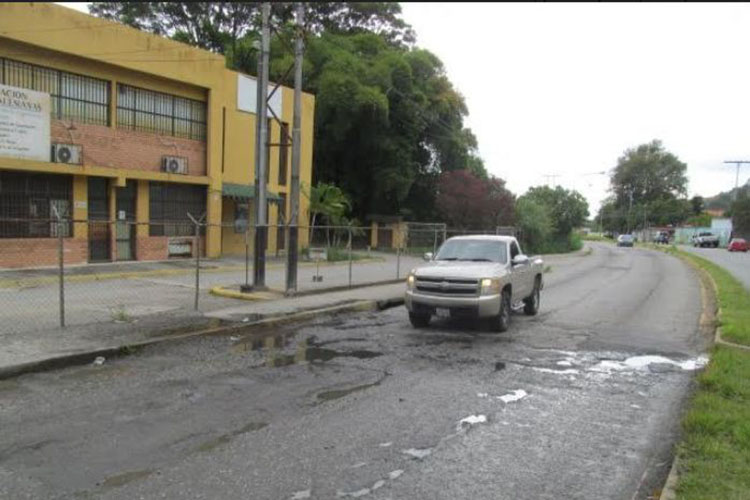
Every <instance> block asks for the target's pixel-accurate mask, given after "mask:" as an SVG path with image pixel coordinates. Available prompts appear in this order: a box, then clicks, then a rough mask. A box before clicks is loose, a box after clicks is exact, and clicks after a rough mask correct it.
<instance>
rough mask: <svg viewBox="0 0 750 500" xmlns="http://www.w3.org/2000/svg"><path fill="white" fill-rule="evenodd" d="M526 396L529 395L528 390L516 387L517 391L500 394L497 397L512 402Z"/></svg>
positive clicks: (504, 401)
mask: <svg viewBox="0 0 750 500" xmlns="http://www.w3.org/2000/svg"><path fill="white" fill-rule="evenodd" d="M526 396H528V393H527V392H526V391H524V390H523V389H516V390H515V391H513V392H511V393H510V394H505V395H503V396H498V397H497V399H499V400H500V401H502V402H503V403H512V402H514V401H518V400H520V399H523V398H525V397H526Z"/></svg>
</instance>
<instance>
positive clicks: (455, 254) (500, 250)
mask: <svg viewBox="0 0 750 500" xmlns="http://www.w3.org/2000/svg"><path fill="white" fill-rule="evenodd" d="M507 254H508V252H507V245H506V244H505V243H504V242H502V241H492V240H448V241H446V242H445V243H443V246H441V247H440V250H439V251H438V253H437V256H436V257H435V260H468V261H473V262H499V263H501V264H505V263H506V262H507V261H508V255H507Z"/></svg>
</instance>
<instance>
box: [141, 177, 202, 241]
mask: <svg viewBox="0 0 750 500" xmlns="http://www.w3.org/2000/svg"><path fill="white" fill-rule="evenodd" d="M149 212H150V222H151V223H150V225H149V235H151V236H194V235H195V225H194V224H193V222H192V221H191V220H190V217H188V215H187V214H188V213H189V214H190V215H192V216H193V217H195V218H196V219H198V218H200V217H201V216H202V215H203V214H204V213H205V212H206V187H205V186H194V185H192V184H174V183H167V182H151V183H149ZM203 233H204V231H203V228H201V234H203Z"/></svg>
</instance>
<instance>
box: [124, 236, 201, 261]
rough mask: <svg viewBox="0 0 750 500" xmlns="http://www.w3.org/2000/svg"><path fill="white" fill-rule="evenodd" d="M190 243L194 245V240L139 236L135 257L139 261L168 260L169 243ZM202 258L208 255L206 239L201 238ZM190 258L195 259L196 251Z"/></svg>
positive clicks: (190, 238)
mask: <svg viewBox="0 0 750 500" xmlns="http://www.w3.org/2000/svg"><path fill="white" fill-rule="evenodd" d="M170 241H171V242H177V243H183V242H184V243H189V244H192V241H193V238H192V237H190V236H187V237H177V236H173V237H169V236H139V237H138V239H137V240H136V248H135V256H136V258H137V259H138V260H166V259H168V258H169V243H170ZM198 246H199V248H200V252H201V256H205V255H206V239H205V237H203V236H201V238H200V242H199V244H198ZM191 250H192V253H191V255H190V257H195V250H194V249H192V248H191Z"/></svg>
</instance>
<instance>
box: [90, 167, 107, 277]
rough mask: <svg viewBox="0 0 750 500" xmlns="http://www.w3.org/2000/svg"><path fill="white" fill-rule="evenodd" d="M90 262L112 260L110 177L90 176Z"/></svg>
mask: <svg viewBox="0 0 750 500" xmlns="http://www.w3.org/2000/svg"><path fill="white" fill-rule="evenodd" d="M88 192H89V193H88V194H89V197H88V211H89V262H106V261H109V260H110V253H109V250H110V247H109V239H110V237H109V235H110V232H109V225H110V223H109V179H106V178H104V177H89V180H88Z"/></svg>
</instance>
